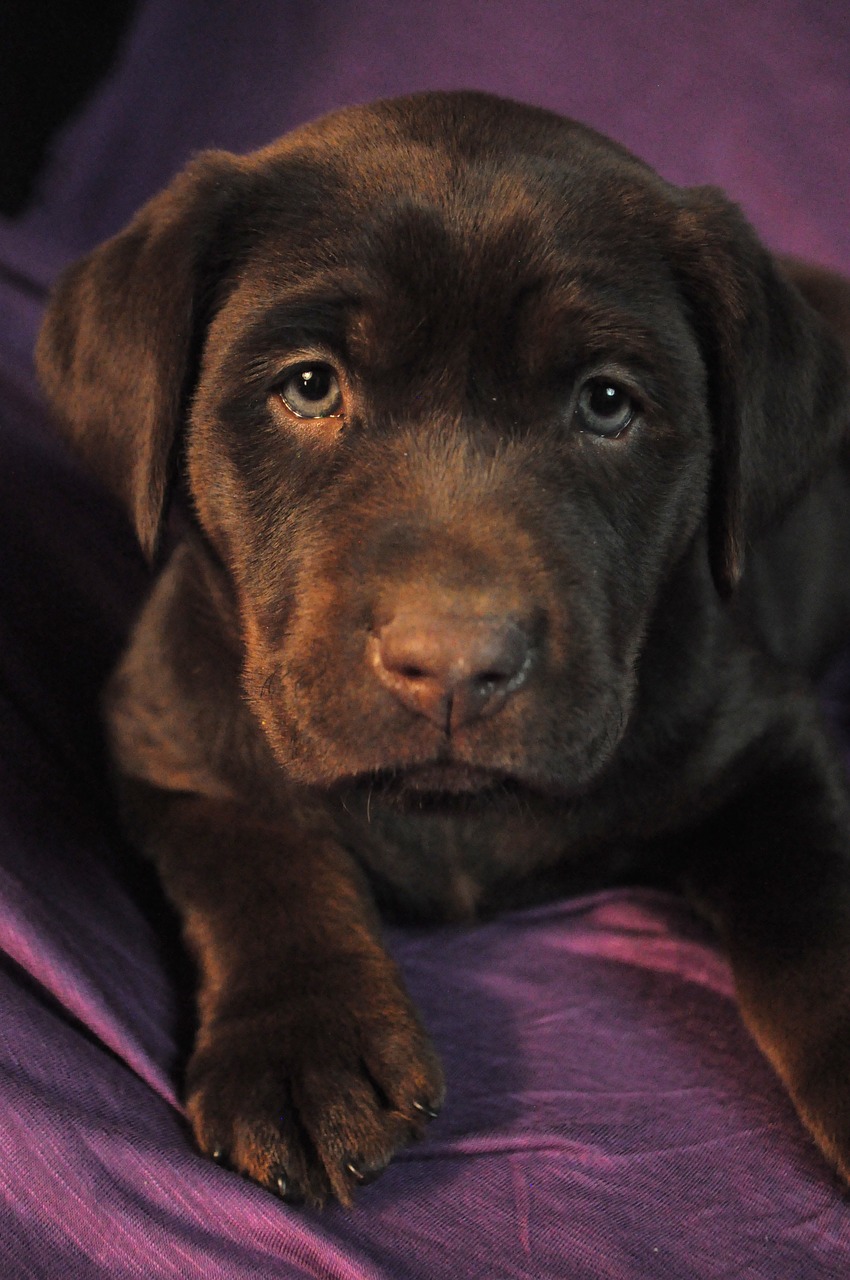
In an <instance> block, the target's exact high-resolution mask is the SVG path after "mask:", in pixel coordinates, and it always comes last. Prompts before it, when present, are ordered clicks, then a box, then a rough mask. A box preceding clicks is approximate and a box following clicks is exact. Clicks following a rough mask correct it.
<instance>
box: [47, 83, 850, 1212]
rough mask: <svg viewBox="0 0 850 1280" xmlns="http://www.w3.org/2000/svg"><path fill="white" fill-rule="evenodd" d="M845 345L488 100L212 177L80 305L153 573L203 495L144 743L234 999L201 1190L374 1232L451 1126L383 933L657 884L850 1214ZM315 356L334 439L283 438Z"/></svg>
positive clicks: (105, 437)
mask: <svg viewBox="0 0 850 1280" xmlns="http://www.w3.org/2000/svg"><path fill="white" fill-rule="evenodd" d="M842 333H843V335H844V336H843V338H842V337H841V335H842ZM848 333H850V286H848V285H847V284H846V283H844V282H843V281H841V280H840V279H838V278H837V277H835V276H832V275H830V274H829V273H826V272H821V271H818V270H817V269H814V268H809V267H805V266H802V265H800V264H794V263H785V264H780V263H778V262H777V261H776V260H775V259H774V258H773V257H772V256H771V255H770V254H769V253H768V252H767V251H766V250H765V249H764V248H763V247H762V245H761V244H760V243H759V241H758V240H757V238H756V236H755V235H754V233H753V231H752V230H751V229H750V227H749V226H748V224H747V223H746V221H745V219H744V218H743V217H742V215H741V214H740V212H739V211H738V210H737V209H736V208H735V207H734V206H733V205H732V204H730V203H729V202H728V201H727V200H726V199H725V198H724V197H723V196H722V195H721V194H720V193H719V192H717V191H715V190H712V189H708V188H699V189H695V190H680V189H677V188H674V187H672V186H670V185H669V184H667V183H665V182H664V181H662V180H661V179H660V178H658V177H657V176H656V175H655V174H654V173H653V172H652V171H651V170H650V169H649V168H647V167H646V166H645V165H644V164H642V163H641V162H640V161H638V160H636V159H635V158H634V157H632V156H630V155H629V154H628V153H627V152H625V151H624V150H622V149H621V148H620V147H618V146H617V145H615V144H614V143H611V142H609V141H607V140H606V139H604V138H602V137H600V136H599V135H598V134H595V133H593V132H592V131H591V130H589V129H586V128H584V127H583V126H581V125H579V124H575V123H573V122H570V121H568V120H563V119H561V118H559V117H557V116H555V115H552V114H549V113H548V112H544V111H540V110H537V109H534V108H530V107H524V106H519V105H516V104H513V103H509V102H505V101H501V100H498V99H495V98H491V97H487V96H484V95H478V94H427V95H422V96H417V97H413V98H408V99H401V100H397V101H390V102H382V103H378V104H375V105H372V106H367V107H359V108H355V109H352V110H348V111H343V112H340V113H336V114H334V115H331V116H329V117H327V118H325V119H322V120H320V121H319V122H318V123H315V124H312V125H309V126H307V127H305V128H302V129H299V130H298V131H297V132H295V133H293V134H291V135H289V136H287V137H285V138H284V139H282V140H281V141H280V142H277V143H275V144H274V145H272V146H270V147H268V148H267V149H265V150H263V151H260V152H257V153H256V154H254V155H251V156H248V157H245V158H238V157H235V156H232V155H229V154H224V153H218V152H212V153H208V154H205V155H202V156H201V157H200V158H199V159H197V160H196V161H195V162H194V163H193V164H192V165H191V166H190V167H189V168H188V169H187V171H186V172H185V173H184V174H183V175H182V176H180V177H178V178H177V179H176V180H175V182H174V183H173V184H172V185H171V186H170V187H169V188H168V190H166V191H165V192H164V193H163V194H161V195H159V196H157V197H156V198H155V199H154V200H152V201H151V202H150V203H149V204H148V205H147V206H146V207H145V208H144V209H143V210H142V211H141V212H140V214H139V215H138V217H137V218H136V219H135V221H134V222H133V223H132V224H131V225H130V226H129V227H128V228H127V230H125V231H124V232H122V233H121V234H120V235H118V236H116V237H115V238H114V239H113V240H111V241H109V242H108V243H107V244H105V245H104V246H102V247H101V248H99V249H98V250H96V251H95V252H94V253H93V254H91V255H90V256H89V257H88V258H87V259H86V260H84V261H83V262H81V263H80V264H78V265H77V266H75V267H73V268H72V269H71V270H70V271H69V272H68V273H67V274H66V275H65V277H64V278H63V279H62V280H61V282H60V283H59V286H58V288H57V289H56V291H55V294H54V297H53V300H52V302H51V305H50V308H49V312H48V315H47V319H46V322H45V326H44V329H43V333H42V336H41V340H40V345H39V351H38V361H39V367H40V372H41V377H42V379H43V383H44V386H45V388H46V389H47V392H48V394H49V395H50V397H51V399H52V401H53V403H54V405H55V408H56V411H57V414H58V418H59V420H60V421H61V422H62V424H63V425H64V429H65V431H66V433H67V435H68V437H69V438H70V439H71V440H72V441H73V443H74V445H75V446H76V447H77V449H78V450H79V452H80V454H81V455H82V456H83V458H84V459H86V460H87V461H88V463H89V465H90V466H91V467H92V468H93V469H94V470H95V471H96V472H97V474H99V476H100V477H101V478H102V480H103V482H104V483H105V484H106V485H107V486H108V487H109V488H111V489H112V491H113V492H114V493H115V494H116V495H117V497H118V498H119V499H120V500H121V501H122V502H123V503H124V505H125V507H126V509H127V511H128V512H129V514H130V517H131V518H132V520H133V522H134V524H135V527H136V529H137V532H138V536H139V539H140V541H141V544H142V546H143V547H144V548H145V550H146V552H147V553H148V554H149V555H151V556H153V555H155V554H156V551H157V548H158V546H159V545H160V531H161V529H162V527H163V519H164V513H165V511H166V506H167V502H168V499H169V496H170V495H171V494H172V492H173V491H174V488H175V484H176V487H177V489H178V490H179V489H182V491H183V493H184V494H185V495H186V496H187V499H188V504H187V505H188V514H189V518H188V520H187V521H186V522H185V532H184V533H183V534H181V536H180V538H179V540H178V545H177V546H176V548H175V549H174V550H173V552H172V554H171V555H170V558H169V559H168V562H167V565H166V566H165V568H164V569H163V571H162V572H161V574H160V575H159V577H158V579H157V582H156V586H155V588H154V590H153V594H152V595H151V597H150V599H149V601H148V603H147V606H146V607H145V609H144V611H143V613H142V615H141V617H140V619H139V621H138V624H137V626H136V628H135V631H134V634H133V636H132V640H131V643H130V645H129V648H128V649H127V651H126V654H125V656H124V659H123V661H122V662H121V664H120V666H119V669H118V671H117V672H116V674H115V676H114V678H113V679H112V682H111V684H110V687H109V690H108V695H107V721H108V726H109V733H110V738H111V743H112V749H113V751H114V758H115V762H116V766H117V771H118V773H119V775H120V779H121V782H120V788H121V794H122V796H123V801H124V804H125V806H126V813H127V821H128V824H129V829H130V830H131V832H132V834H133V835H134V837H135V839H136V840H137V842H138V843H139V845H140V846H141V848H143V849H144V850H145V851H146V852H147V853H148V854H149V855H150V856H151V857H152V858H153V859H155V861H156V864H157V866H158V868H159V871H160V874H161V876H162V880H163V883H164V885H165V888H166V890H167V892H168V894H169V895H170V897H171V899H172V900H173V901H174V903H175V904H176V906H177V908H178V910H179V911H180V913H181V915H182V918H183V921H184V924H185V933H186V938H187V940H188V944H189V946H190V947H191V948H192V950H193V952H194V955H195V957H196V960H197V964H198V972H199V983H200V988H199V997H198V1000H199V1019H200V1021H199V1030H198V1035H197V1042H196V1046H195V1050H194V1053H193V1055H192V1058H191V1061H190V1063H189V1066H188V1072H187V1086H186V1096H187V1106H188V1111H189V1115H190V1117H191V1122H192V1125H193V1128H194V1133H195V1137H196V1139H197V1142H198V1144H199V1145H200V1147H201V1149H202V1150H204V1151H206V1152H208V1153H210V1154H211V1155H212V1156H213V1157H215V1158H217V1159H220V1160H223V1161H226V1162H227V1163H229V1164H230V1165H231V1166H232V1167H234V1168H235V1169H238V1170H240V1171H242V1172H243V1173H246V1174H248V1175H249V1176H250V1177H252V1178H254V1179H256V1180H257V1181H258V1182H261V1183H263V1184H264V1185H266V1186H268V1187H270V1188H271V1189H273V1190H276V1191H277V1192H279V1193H280V1194H282V1195H284V1196H285V1197H288V1198H293V1199H295V1198H302V1197H303V1198H306V1199H308V1200H309V1201H311V1202H314V1203H321V1202H323V1201H324V1200H325V1199H327V1198H328V1197H329V1196H335V1197H337V1198H339V1199H340V1200H342V1201H343V1202H346V1203H347V1202H349V1201H350V1198H351V1195H352V1191H353V1189H354V1188H355V1187H356V1186H357V1184H358V1183H359V1182H361V1181H363V1180H365V1179H366V1178H367V1177H370V1176H372V1175H373V1174H374V1173H376V1172H377V1171H379V1170H380V1169H381V1168H382V1167H383V1166H384V1165H385V1164H386V1163H387V1162H388V1161H389V1160H390V1159H391V1157H392V1156H393V1154H394V1152H395V1151H396V1150H397V1149H398V1148H399V1146H400V1145H402V1144H403V1143H405V1142H406V1141H408V1140H409V1139H410V1137H411V1136H414V1135H417V1134H419V1133H421V1132H422V1130H423V1129H424V1127H425V1124H426V1121H427V1119H428V1118H429V1117H430V1116H431V1115H432V1114H433V1113H435V1112H436V1111H437V1110H438V1108H439V1106H440V1104H441V1102H442V1098H443V1081H442V1078H441V1072H440V1066H439V1063H438V1061H437V1059H436V1057H435V1055H434V1052H433V1050H432V1049H431V1047H430V1045H429V1042H428V1039H427V1036H426V1034H425V1032H424V1031H423V1029H422V1027H421V1025H420V1023H419V1020H418V1018H417V1015H416V1011H415V1009H414V1008H413V1007H412V1005H411V1002H410V1000H409V998H408V996H407V995H406V993H405V990H404V986H403V983H402V981H401V978H400V976H399V974H398V972H397V970H396V968H395V967H394V965H393V963H392V961H391V960H390V959H389V957H388V956H387V954H386V952H385V950H384V947H383V945H382V942H381V937H380V925H379V910H381V911H390V912H392V913H394V914H396V915H399V916H405V917H413V918H416V919H444V920H445V919H455V920H456V919H460V920H465V919H469V920H471V919H473V918H475V917H477V916H480V915H482V914H485V913H487V912H492V911H494V910H497V909H499V908H500V907H503V906H506V905H513V904H516V903H518V902H524V901H525V902H531V901H534V900H538V899H540V898H542V897H545V896H546V895H551V894H555V893H565V892H568V891H574V890H577V889H580V888H587V887H591V886H596V885H603V884H610V883H614V882H623V881H643V882H648V881H651V882H653V883H660V884H666V885H670V886H674V887H677V888H679V889H681V890H683V891H684V892H685V893H686V894H687V895H688V896H689V897H690V899H691V901H692V902H694V903H695V904H696V905H697V907H698V908H699V909H700V910H701V911H703V912H704V913H705V915H706V916H707V917H708V918H709V919H710V920H711V921H713V923H714V924H715V925H716V927H717V929H718V930H719V932H720V935H721V936H722V938H723V940H724V942H725V944H726V946H727V948H728V951H729V955H730V957H731V962H732V965H733V967H734V972H735V977H736V981H737V986H738V990H739V992H740V1002H741V1010H742V1014H743V1017H744V1019H745V1021H746V1023H747V1025H748V1026H749V1027H750V1029H751V1031H752V1032H753V1034H754V1036H755V1037H756V1039H757V1040H758V1042H759V1044H760V1045H761V1046H762V1048H763V1050H764V1052H765V1053H766V1054H767V1056H768V1058H769V1059H770V1061H771V1062H772V1063H773V1065H774V1067H775V1068H776V1070H777V1071H778V1073H779V1075H780V1076H781V1077H782V1079H783V1080H784V1081H785V1083H786V1085H787V1087H788V1089H789V1091H790V1093H791V1095H792V1097H793V1098H794V1101H795V1103H796V1105H797V1107H798V1109H799V1112H800V1115H801V1117H802V1119H803V1121H804V1122H805V1124H807V1125H808V1127H809V1129H810V1130H811V1132H812V1134H813V1135H814V1137H815V1139H816V1141H817V1142H818V1143H819V1144H820V1146H821V1148H822V1149H823V1151H824V1152H825V1153H826V1155H827V1156H828V1158H829V1159H830V1160H831V1161H832V1162H833V1163H834V1164H835V1165H836V1166H837V1167H838V1168H839V1169H840V1170H841V1172H842V1173H843V1174H844V1176H845V1177H848V1176H850V1089H848V1081H850V981H848V978H850V812H848V792H847V787H846V784H845V778H844V773H843V769H842V766H841V763H840V760H839V758H838V756H837V753H836V751H835V750H834V747H833V746H832V745H831V743H830V741H829V738H828V735H827V733H826V731H825V729H824V727H823V725H822V723H821V716H820V713H819V710H818V706H817V702H816V699H815V696H814V694H813V691H812V686H811V684H810V678H811V677H812V676H813V675H814V674H816V673H817V672H818V671H820V670H822V669H823V666H824V663H825V662H826V660H827V659H828V657H829V655H830V654H831V653H832V652H834V650H835V647H836V645H837V644H838V643H839V642H840V640H841V639H842V637H845V636H846V635H847V634H848V624H850V569H849V568H848V562H849V561H850V557H848V554H847V552H848V548H850V537H848V535H850V529H848V524H849V523H850V514H848V513H850V493H848V483H847V471H846V468H845V453H846V450H845V442H846V438H847V429H848V423H850V375H848V363H847V356H846V352H845V351H842V346H841V343H842V341H843V342H844V343H845V345H847V343H848V337H847V335H848ZM293 362H294V363H295V365H297V366H298V367H299V368H301V367H303V366H305V365H306V366H313V367H315V366H316V365H323V366H325V367H332V368H333V369H334V370H335V371H336V373H337V376H338V379H339V382H340V384H341V387H342V396H343V400H342V403H341V404H340V405H339V406H336V407H335V408H334V412H333V413H328V414H327V415H326V416H324V417H321V418H318V417H309V416H307V417H305V416H303V415H301V416H299V415H298V413H297V412H293V410H292V407H291V405H290V406H289V407H288V406H287V404H286V402H285V400H284V399H283V398H282V396H283V394H284V393H285V392H286V388H287V387H288V386H289V382H288V379H289V378H291V376H292V372H291V370H292V368H293ZM600 385H602V386H603V387H605V388H607V387H612V388H613V390H612V391H611V392H608V391H606V392H605V394H608V395H614V393H615V392H617V394H620V393H622V394H625V395H626V396H627V400H626V404H627V405H631V406H632V408H633V411H634V412H633V416H632V417H631V420H629V421H627V422H626V424H625V426H624V428H623V429H622V431H620V432H619V433H614V432H610V433H609V432H606V431H604V430H600V422H599V419H598V417H593V416H591V417H590V418H588V416H587V410H586V399H587V396H588V394H591V393H593V394H597V398H598V393H599V387H600ZM588 388H589V389H590V391H588ZM594 388H596V392H595V393H594V392H593V389H594ZM618 389H619V391H618ZM583 406H584V407H583ZM602 425H603V426H604V425H605V424H604V422H603V424H602Z"/></svg>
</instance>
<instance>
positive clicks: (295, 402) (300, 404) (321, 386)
mask: <svg viewBox="0 0 850 1280" xmlns="http://www.w3.org/2000/svg"><path fill="white" fill-rule="evenodd" d="M278 395H279V396H280V398H281V400H282V401H283V403H284V404H285V405H286V407H287V409H289V410H291V411H292V413H294V414H295V415H296V417H298V418H332V417H334V416H335V415H337V414H339V412H340V410H341V409H342V391H341V390H340V385H339V379H338V378H337V376H336V373H335V372H334V370H333V369H332V368H331V366H330V365H329V364H318V363H317V364H303V365H300V366H299V367H298V368H297V369H292V370H291V371H290V372H289V373H288V374H287V375H286V377H285V378H284V380H283V382H282V383H281V385H280V388H279V390H278Z"/></svg>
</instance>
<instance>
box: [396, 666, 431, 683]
mask: <svg viewBox="0 0 850 1280" xmlns="http://www.w3.org/2000/svg"><path fill="white" fill-rule="evenodd" d="M398 674H399V675H400V676H401V677H402V679H403V680H427V679H428V672H427V671H425V670H423V668H422V667H414V666H412V665H404V666H400V667H399V668H398Z"/></svg>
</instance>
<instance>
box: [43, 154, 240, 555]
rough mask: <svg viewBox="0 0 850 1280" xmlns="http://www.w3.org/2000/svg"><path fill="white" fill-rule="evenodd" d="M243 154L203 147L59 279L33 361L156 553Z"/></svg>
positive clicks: (81, 444)
mask: <svg viewBox="0 0 850 1280" xmlns="http://www.w3.org/2000/svg"><path fill="white" fill-rule="evenodd" d="M238 168H239V161H238V159H237V158H236V157H235V156H230V155H228V154H227V153H226V152H208V153H206V154H204V155H202V156H200V157H199V158H198V159H197V160H196V161H195V162H194V163H193V164H192V165H190V167H189V168H188V169H187V170H186V171H185V172H184V173H182V174H181V175H180V176H179V177H178V178H177V179H175V181H174V182H173V183H172V184H171V186H170V187H168V188H167V189H166V190H165V191H164V192H162V193H161V194H160V195H158V196H156V197H155V198H154V199H153V200H151V201H150V202H149V203H148V204H147V205H145V206H144V208H143V209H142V210H141V211H140V212H139V214H138V215H137V216H136V218H135V219H134V220H133V222H131V223H130V225H129V226H128V227H127V228H126V230H124V231H122V232H121V233H120V234H119V235H117V236H115V237H114V238H113V239H112V240H109V241H107V242H106V243H105V244H103V245H102V246H101V247H100V248H98V249H96V250H95V251H94V252H93V253H91V254H90V255H89V256H88V257H87V258H84V259H83V260H82V261H81V262H78V263H76V264H75V265H74V266H72V267H71V268H70V269H69V270H68V271H67V272H66V273H65V274H64V275H63V276H62V277H61V278H60V280H59V282H58V284H57V286H56V288H55V290H54V292H53V295H52V297H51V300H50V302H49V305H48V309H47V314H46V317H45V321H44V325H43V327H42V330H41V334H40V337H39V340H38V345H37V348H36V367H37V370H38V374H39V377H40V380H41V383H42V386H43V387H44V389H45V391H46V392H47V395H48V397H49V399H50V401H51V403H52V406H53V408H54V410H55V411H56V415H57V417H58V419H59V423H60V425H61V427H62V428H63V430H64V432H65V434H66V435H67V437H68V439H69V441H70V442H71V444H72V446H73V447H74V449H75V451H76V452H77V453H78V454H79V456H80V457H81V458H82V460H83V462H84V463H86V464H87V466H88V467H89V469H90V470H91V471H92V472H93V473H94V474H95V475H97V476H98V477H99V478H100V480H101V481H102V482H103V484H104V485H105V486H106V487H107V488H108V489H110V490H111V491H112V493H113V494H115V496H116V497H118V498H119V500H120V501H121V502H122V503H123V504H124V506H125V507H126V509H127V510H128V511H129V513H130V517H131V519H132V520H133V523H134V525H135V528H136V532H137V535H138V538H139V542H140V543H141V546H142V549H143V550H144V552H145V554H146V555H147V556H148V557H149V558H151V557H152V556H153V555H154V552H155V549H156V546H157V541H158V537H159V533H160V529H161V525H162V518H163V512H164V507H165V502H166V496H167V490H168V481H169V474H170V471H171V461H172V458H173V455H174V452H175V442H176V440H177V436H178V430H179V426H180V423H181V420H182V417H183V413H184V411H185V408H186V404H187V400H188V397H189V395H190V394H191V390H192V381H193V376H194V369H193V365H194V364H195V363H196V360H197V356H198V351H199V345H200V338H199V329H200V328H201V326H202V323H203V312H204V310H205V305H206V302H207V299H206V298H205V292H206V290H207V281H208V278H209V276H210V272H209V262H210V259H211V257H212V256H213V255H214V251H215V246H216V243H217V241H218V240H219V239H220V231H221V228H222V223H223V220H224V217H225V212H226V209H227V208H228V206H229V204H230V201H231V196H232V192H233V187H234V182H233V175H234V174H235V173H236V172H237V171H238Z"/></svg>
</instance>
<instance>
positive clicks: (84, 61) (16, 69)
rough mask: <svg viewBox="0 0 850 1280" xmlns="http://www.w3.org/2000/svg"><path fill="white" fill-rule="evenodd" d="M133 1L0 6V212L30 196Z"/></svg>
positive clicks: (24, 0) (101, 69)
mask: <svg viewBox="0 0 850 1280" xmlns="http://www.w3.org/2000/svg"><path fill="white" fill-rule="evenodd" d="M134 9H135V0H2V4H0V213H3V214H6V215H7V216H9V217H14V216H16V215H17V214H19V213H22V212H23V211H24V209H25V208H26V206H27V204H28V203H29V201H30V199H31V198H32V194H33V190H34V186H35V182H36V180H37V175H38V171H39V169H40V168H41V165H42V163H43V161H44V159H45V157H46V156H47V154H48V150H49V147H50V143H51V140H52V138H53V136H54V135H55V133H56V131H57V129H59V127H60V126H61V125H62V123H63V121H64V120H66V119H67V118H68V116H69V115H72V114H73V113H74V111H76V110H77V109H78V108H79V107H80V106H81V105H82V103H83V102H84V101H85V99H86V97H87V96H88V94H89V92H90V91H91V90H92V88H93V87H94V86H95V84H96V83H97V82H98V80H100V78H101V77H102V76H103V75H104V73H105V72H106V70H107V69H108V67H109V65H110V63H111V61H112V59H113V57H114V55H115V53H116V51H117V49H118V47H119V44H120V42H121V39H122V37H123V35H124V32H125V30H126V28H127V26H128V24H129V21H130V18H131V17H132V14H133V11H134Z"/></svg>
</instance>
